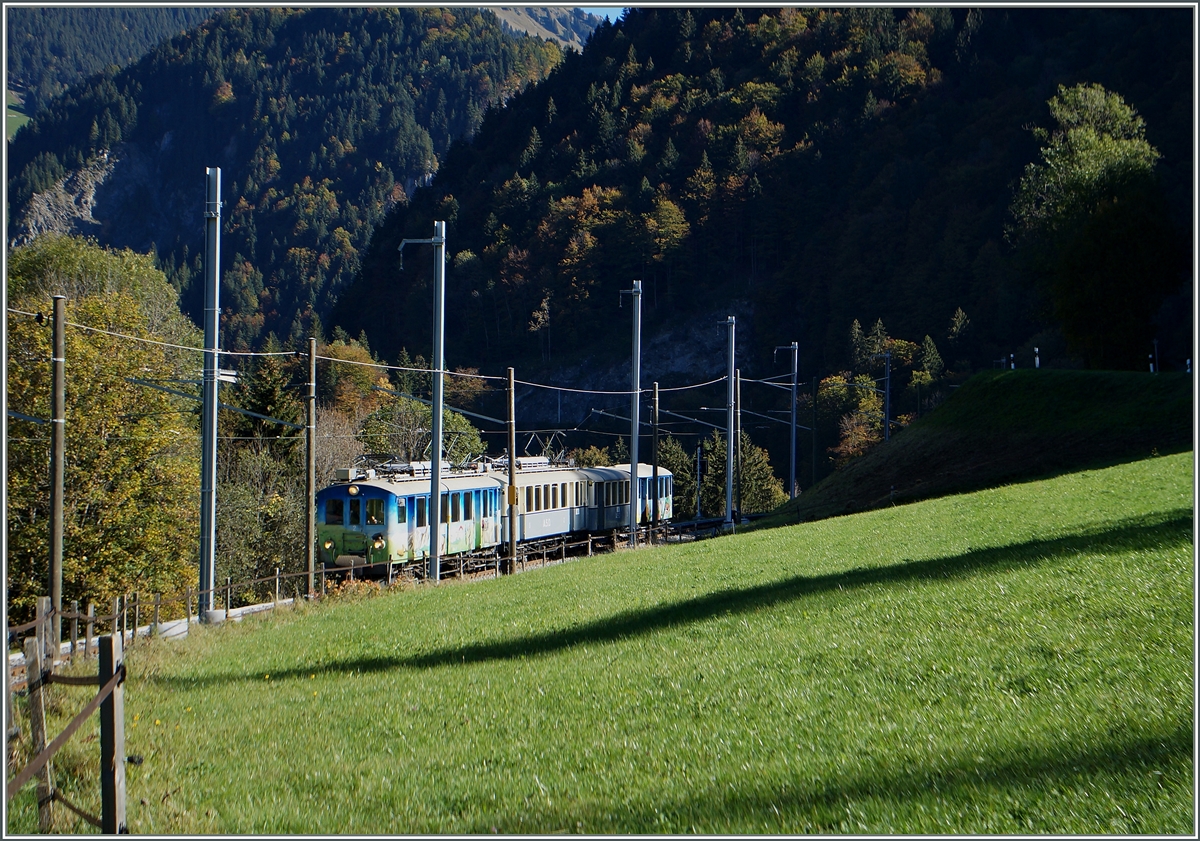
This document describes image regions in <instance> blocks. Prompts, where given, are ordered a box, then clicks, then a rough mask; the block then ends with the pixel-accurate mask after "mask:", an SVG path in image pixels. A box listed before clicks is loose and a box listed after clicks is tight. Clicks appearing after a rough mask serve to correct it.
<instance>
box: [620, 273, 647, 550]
mask: <svg viewBox="0 0 1200 841" xmlns="http://www.w3.org/2000/svg"><path fill="white" fill-rule="evenodd" d="M621 294H622V295H632V296H633V367H632V373H631V378H632V381H631V384H630V390H631V391H632V392H633V396H632V398H631V399H630V414H629V547H630V548H631V549H636V548H637V521H638V508H639V507H640V500H639V499H638V408H639V403H640V402H641V376H642V371H641V364H642V282H641V281H640V280H635V281H634V282H633V289H631V290H629V291H628V292H622V293H621Z"/></svg>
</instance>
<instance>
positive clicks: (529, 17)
mask: <svg viewBox="0 0 1200 841" xmlns="http://www.w3.org/2000/svg"><path fill="white" fill-rule="evenodd" d="M491 11H492V12H493V13H495V15H496V17H498V18H500V21H501V23H503V24H504V25H505V26H507V27H508V28H509V29H512V30H515V31H516V32H524V33H526V34H527V35H534V36H537V37H539V38H545V39H546V40H547V41H556V42H558V44H559V45H560V46H563V47H567V48H569V49H574V50H579V51H581V50H583V45H584V44H586V43H587V39H588V38H589V37H590V36H591V34H592V31H593V30H595V28H596V27H597V26H599V25H600V23H601V21H602V20H603V18H599V17H596V16H595V15H592V14H588V13H587V12H585V11H583V10H582V9H574V8H568V7H560V6H555V7H550V6H499V7H493V8H492V9H491Z"/></svg>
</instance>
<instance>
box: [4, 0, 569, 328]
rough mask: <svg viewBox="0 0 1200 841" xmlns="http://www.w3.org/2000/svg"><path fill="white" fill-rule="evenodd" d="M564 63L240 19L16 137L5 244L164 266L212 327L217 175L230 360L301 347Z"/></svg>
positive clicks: (384, 26) (57, 106)
mask: <svg viewBox="0 0 1200 841" xmlns="http://www.w3.org/2000/svg"><path fill="white" fill-rule="evenodd" d="M559 57H560V51H559V48H558V47H557V46H556V45H554V44H551V43H547V42H545V41H542V40H540V39H535V38H529V37H525V36H518V35H513V34H510V33H507V32H505V31H504V30H503V28H502V27H501V26H500V24H499V22H498V21H497V19H496V18H495V16H494V15H492V14H491V13H490V12H488V11H487V10H485V9H468V10H460V11H458V12H453V11H449V10H440V9H416V8H400V9H386V8H371V9H361V8H360V9H339V8H330V7H324V8H322V7H315V8H311V9H307V10H288V9H282V8H252V9H245V10H236V9H235V10H229V11H226V12H223V13H221V14H219V15H217V16H215V17H214V18H212V19H211V20H210V21H209V22H207V23H205V24H204V25H202V26H200V27H198V28H196V29H194V30H192V31H190V32H188V33H187V34H185V35H181V36H178V37H176V38H174V39H172V40H171V41H169V42H167V43H165V44H163V45H161V46H160V47H158V48H157V49H155V50H154V51H153V52H152V53H150V54H149V55H147V56H146V57H144V58H143V59H141V60H140V61H138V62H136V63H135V64H133V65H130V66H128V67H126V68H124V69H121V70H119V71H118V70H116V69H115V68H109V69H107V70H105V71H103V72H102V73H100V74H98V75H96V76H94V77H92V78H90V79H88V80H87V81H86V82H83V83H81V84H79V85H77V86H75V87H73V88H71V89H70V90H69V91H67V92H66V93H65V94H64V95H62V96H61V97H59V98H57V99H55V100H54V101H53V102H52V103H50V104H49V105H48V106H46V107H45V108H44V109H43V110H42V111H40V112H39V113H38V115H37V116H36V117H35V118H34V119H33V120H32V121H31V122H30V123H29V124H28V125H26V126H25V128H23V129H22V130H21V132H20V133H19V134H18V135H17V136H16V137H15V138H14V140H13V142H12V143H10V144H9V157H8V162H9V172H10V173H11V174H12V177H11V180H10V186H9V194H8V195H9V202H10V210H11V213H10V216H9V219H10V223H9V230H8V238H9V241H10V243H11V242H24V241H27V240H28V239H30V238H31V237H33V236H36V235H37V234H38V233H40V232H42V231H46V230H60V231H61V230H65V231H69V232H73V233H80V234H85V235H89V236H94V237H96V238H97V239H98V240H99V241H100V243H101V244H103V245H110V246H117V247H129V248H132V249H134V250H136V251H141V252H146V251H154V252H156V254H157V255H158V258H159V260H160V262H161V264H162V265H163V267H164V269H165V270H166V271H167V273H168V276H169V277H170V278H171V280H172V282H173V283H174V284H175V285H176V287H177V288H178V289H179V290H180V294H181V300H182V304H183V307H184V310H185V311H186V312H188V313H189V314H191V315H192V316H193V318H197V317H198V313H199V308H200V306H201V302H202V295H203V290H202V289H200V287H199V284H194V283H193V281H194V280H195V279H196V278H198V277H199V275H200V254H201V252H202V251H203V218H202V214H203V204H204V178H203V175H204V167H205V166H220V167H221V168H222V176H223V181H224V183H223V185H222V197H223V199H224V203H225V207H224V211H223V222H224V236H223V241H222V257H223V264H224V265H223V289H222V296H221V303H222V307H223V309H225V310H226V312H227V315H226V317H225V318H223V327H224V330H225V339H224V342H225V344H227V345H247V344H254V343H257V342H261V341H262V340H263V339H265V337H266V336H267V334H268V333H270V332H272V331H273V332H275V333H276V335H277V336H279V337H280V339H283V340H293V339H294V340H299V339H301V338H302V337H305V336H308V335H310V334H311V333H313V332H320V331H321V324H322V322H323V321H326V320H327V316H328V313H329V309H330V307H331V306H332V303H333V301H335V300H336V299H337V296H338V294H339V292H340V289H341V287H342V286H343V285H344V284H345V283H346V282H348V281H349V280H350V278H352V277H353V276H354V274H355V273H356V272H357V270H358V265H359V259H360V258H359V254H360V252H361V251H364V250H365V249H366V247H367V243H368V241H369V239H370V237H371V235H372V233H373V231H374V228H375V225H376V224H377V223H378V222H379V221H381V220H382V219H383V218H384V214H385V213H386V212H387V210H388V209H389V208H390V207H392V206H393V205H395V204H396V203H398V202H399V203H403V202H404V201H405V200H406V194H407V192H409V191H411V190H412V189H414V188H415V187H416V186H417V184H418V183H422V182H424V181H426V180H428V179H429V177H430V176H431V175H432V173H433V172H435V171H436V170H437V168H438V167H439V165H440V161H441V158H442V157H443V156H444V154H445V152H446V150H447V148H448V147H449V145H450V142H451V140H453V139H454V138H456V137H460V136H463V135H468V134H470V133H471V132H473V131H474V130H475V128H476V127H477V126H478V125H479V122H480V120H481V119H482V117H483V114H484V112H485V111H487V109H488V108H490V107H492V106H493V105H495V104H497V103H500V102H502V101H504V100H505V99H506V98H508V97H511V96H512V95H513V94H514V93H516V92H517V91H519V90H520V89H521V88H522V87H524V86H525V85H526V84H528V83H529V82H531V81H533V80H536V79H539V78H541V77H542V76H544V75H545V74H546V73H547V72H548V71H549V69H550V68H551V67H552V66H554V65H555V64H556V63H557V62H558V60H559Z"/></svg>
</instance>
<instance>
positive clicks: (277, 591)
mask: <svg viewBox="0 0 1200 841" xmlns="http://www.w3.org/2000/svg"><path fill="white" fill-rule="evenodd" d="M272 606H273V607H279V567H275V602H274V604H273V605H272Z"/></svg>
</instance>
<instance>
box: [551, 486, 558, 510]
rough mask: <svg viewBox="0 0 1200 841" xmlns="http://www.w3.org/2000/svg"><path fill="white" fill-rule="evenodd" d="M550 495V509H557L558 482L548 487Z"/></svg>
mask: <svg viewBox="0 0 1200 841" xmlns="http://www.w3.org/2000/svg"><path fill="white" fill-rule="evenodd" d="M550 495H551V499H553V502H552V503H551V504H550V507H551V508H558V482H555V483H554V484H553V485H551V486H550Z"/></svg>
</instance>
